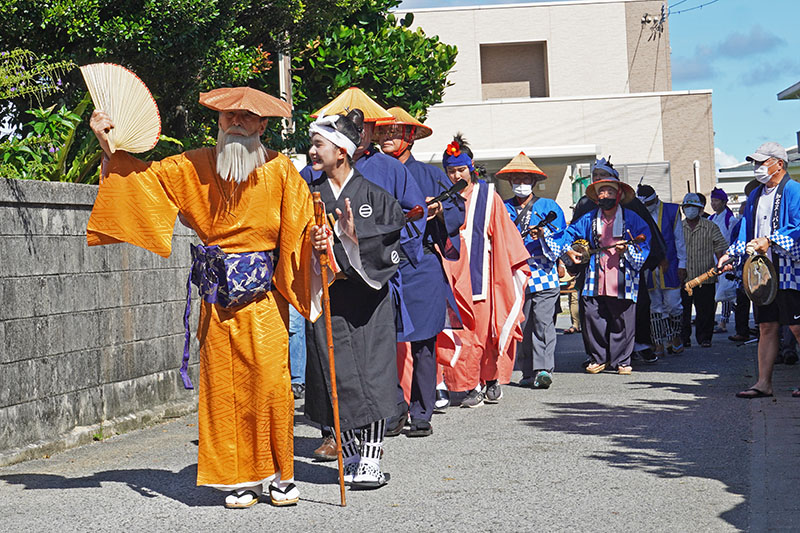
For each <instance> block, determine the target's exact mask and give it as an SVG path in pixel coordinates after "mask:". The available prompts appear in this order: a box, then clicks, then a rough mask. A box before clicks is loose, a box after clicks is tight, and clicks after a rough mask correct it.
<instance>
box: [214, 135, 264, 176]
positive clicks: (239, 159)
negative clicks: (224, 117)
mask: <svg viewBox="0 0 800 533" xmlns="http://www.w3.org/2000/svg"><path fill="white" fill-rule="evenodd" d="M231 130H238V128H236V127H235V126H233V127H231V128H229V129H228V131H231ZM238 131H241V130H238ZM266 161H267V153H266V149H265V148H264V146H263V145H262V144H261V140H260V139H259V135H258V134H257V133H255V134H253V135H250V136H247V137H245V136H242V135H231V134H229V133H225V132H224V131H222V128H220V129H219V133H218V134H217V173H218V174H219V175H220V176H221V177H222V179H225V180H227V181H235V182H236V183H242V182H244V181H247V176H249V175H250V173H251V172H252V171H254V170H255V169H256V168H258V167H260V166H261V165H263V164H264V163H266Z"/></svg>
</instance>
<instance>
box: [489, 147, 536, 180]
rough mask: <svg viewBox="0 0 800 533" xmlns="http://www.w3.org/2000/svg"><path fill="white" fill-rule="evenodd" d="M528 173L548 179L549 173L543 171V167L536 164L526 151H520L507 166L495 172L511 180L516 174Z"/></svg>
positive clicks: (499, 176) (534, 176)
mask: <svg viewBox="0 0 800 533" xmlns="http://www.w3.org/2000/svg"><path fill="white" fill-rule="evenodd" d="M519 174H523V175H527V176H531V177H533V178H534V179H537V178H538V179H547V174H545V173H544V172H542V169H540V168H539V167H537V166H536V163H534V162H533V161H531V158H530V157H528V156H527V155H525V152H520V153H519V154H517V155H516V156H514V159H512V160H511V162H509V163H508V164H507V165H506V166H504V167H503V168H501V169H500V170H498V171H497V173H496V174H495V175H496V176H497V177H498V178H502V179H505V180H510V179H511V178H512V177H513V176H514V175H519Z"/></svg>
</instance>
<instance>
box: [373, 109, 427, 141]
mask: <svg viewBox="0 0 800 533" xmlns="http://www.w3.org/2000/svg"><path fill="white" fill-rule="evenodd" d="M388 111H389V113H390V114H391V115H392V117H393V118H392V119H383V120H378V121H377V122H376V123H375V126H376V128H380V127H381V126H391V125H393V124H400V125H402V126H413V127H414V140H415V141H418V140H419V139H424V138H425V137H430V136H431V135H433V130H432V129H431V128H430V127H428V126H426V125H425V124H423V123H422V122H420V121H419V120H417V119H415V118H414V117H412V116H411V115H410V114H409V113H408V112H407V111H406V110H405V109H403V108H402V107H392V108H390V109H389V110H388Z"/></svg>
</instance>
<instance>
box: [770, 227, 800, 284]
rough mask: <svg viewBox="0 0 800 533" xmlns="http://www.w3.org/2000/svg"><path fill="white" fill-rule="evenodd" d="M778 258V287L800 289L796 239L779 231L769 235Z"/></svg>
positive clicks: (799, 261) (798, 248)
mask: <svg viewBox="0 0 800 533" xmlns="http://www.w3.org/2000/svg"><path fill="white" fill-rule="evenodd" d="M769 240H770V241H772V243H773V247H772V249H773V250H774V251H775V255H776V256H777V258H778V264H777V265H776V267H777V270H778V288H780V289H794V290H800V247H798V245H797V241H795V240H794V239H792V238H791V237H789V236H787V235H783V234H781V233H773V234H772V235H770V236H769Z"/></svg>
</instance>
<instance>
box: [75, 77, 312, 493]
mask: <svg viewBox="0 0 800 533" xmlns="http://www.w3.org/2000/svg"><path fill="white" fill-rule="evenodd" d="M200 103H201V104H203V105H205V106H206V107H209V108H211V109H213V110H215V111H218V112H219V117H218V123H219V136H218V143H217V145H216V146H215V147H205V148H199V149H196V150H191V151H188V152H185V153H182V154H178V155H176V156H172V157H168V158H166V159H164V160H162V161H156V162H144V161H140V160H138V159H135V158H134V157H132V156H130V155H128V154H127V153H125V152H121V151H119V150H118V151H116V152H114V153H111V151H110V150H109V146H108V141H107V132H108V131H109V130H110V129H111V128H113V127H114V125H113V123H112V121H111V119H110V117H109V116H108V115H106V114H105V113H102V112H98V111H95V113H94V114H93V115H92V118H91V124H90V125H91V127H92V130H93V131H94V133H95V135H96V136H97V138H98V140H99V141H100V145H101V147H102V148H103V150H104V151H105V154H106V157H105V160H104V163H103V176H104V178H103V180H102V183H101V185H100V189H99V192H98V195H97V200H96V201H95V204H94V208H93V210H92V215H91V217H90V219H89V224H88V228H87V231H86V233H87V239H88V243H89V245H90V246H92V245H100V244H111V243H118V242H128V243H131V244H134V245H137V246H140V247H142V248H145V249H147V250H150V251H152V252H155V253H157V254H159V255H162V256H164V257H167V256H169V255H170V252H171V238H172V231H173V227H174V223H175V217H176V215H178V214H180V216H181V220H182V221H183V222H184V223H185V224H186V225H188V226H189V227H190V228H192V229H193V230H194V231H195V232H196V233H197V236H198V237H199V239H200V240H201V241H202V243H203V244H202V245H198V246H193V247H192V257H193V265H192V274H191V278H190V279H191V280H192V282H194V283H195V284H196V285H198V287H199V288H200V291H199V293H200V295H201V297H202V298H203V302H202V304H201V308H200V323H199V327H198V332H197V338H198V341H199V346H200V350H199V351H200V354H199V355H200V368H199V383H200V387H199V390H198V397H199V424H198V427H199V448H198V461H197V484H198V485H206V486H210V487H215V488H218V489H222V490H226V491H229V494H228V496H227V497H226V498H225V506H226V507H229V508H244V507H250V506H252V505H253V504H255V503H256V502H257V501H258V500H259V497H260V496H261V493H262V490H263V487H264V483H269V496H270V501H271V502H272V504H273V505H278V506H282V505H291V504H294V503H296V502H297V501H298V497H299V493H298V490H297V487H295V485H294V463H293V461H294V445H293V416H294V399H293V395H292V390H291V387H290V374H289V368H288V333H287V329H288V319H289V311H288V306H289V304H292V305H293V306H294V307H295V308H297V309H298V310H299V311H300V312H301V313H302V314H303V315H304V316H305V317H306V318H309V319H311V320H313V319H315V318H316V317H317V316H319V298H318V296H319V290H320V289H321V285H320V280H319V275H318V274H317V275H312V267H311V264H312V259H314V257H315V256H314V255H313V254H314V253H315V252H313V247H312V245H311V241H310V238H309V235H312V234H315V232H319V231H320V229H319V228H316V227H315V226H314V212H313V205H312V202H311V196H310V193H309V190H308V186H307V185H306V183H305V181H303V179H302V178H301V177H300V175H299V174H298V172H297V170H296V169H295V167H294V165H293V164H292V162H291V161H290V160H289V158H287V157H286V156H284V155H282V154H280V153H278V152H275V151H273V150H269V149H267V148H266V147H264V146H263V145H262V144H261V141H260V137H261V135H262V134H263V133H264V131H265V129H266V126H267V118H266V117H269V116H289V115H290V113H291V108H290V107H289V105H288V104H286V103H285V102H282V101H280V100H278V99H276V98H273V97H271V96H269V95H267V94H265V93H263V92H261V91H257V90H255V89H250V88H247V87H237V88H229V89H216V90H214V91H211V92H208V93H201V95H200ZM317 270H318V269H317ZM237 275H243V276H244V277H243V278H238V279H237V277H236V276H237ZM248 283H249V285H248V286H247V288H246V290H245V291H244V292H242V293H237V292H236V289H237V287H236V286H237V285H241V284H248ZM189 309H190V307H189V305H188V302H187V317H188V310H189ZM186 324H187V326H186V327H187V333H186V346H185V349H184V359H183V365H182V367H181V376H182V377H183V381H184V385H185V386H186V387H187V388H192V384H191V381H190V380H189V376H188V372H187V370H188V369H187V363H188V360H189V351H188V338H189V333H188V318H187V321H186Z"/></svg>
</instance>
